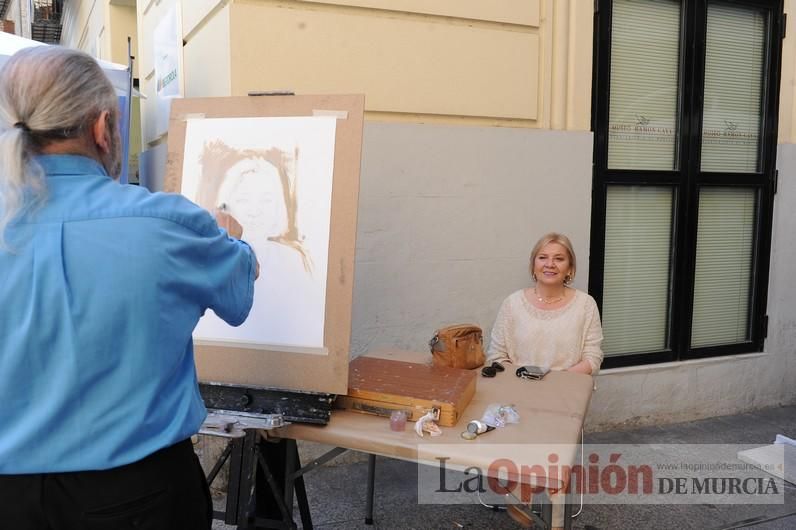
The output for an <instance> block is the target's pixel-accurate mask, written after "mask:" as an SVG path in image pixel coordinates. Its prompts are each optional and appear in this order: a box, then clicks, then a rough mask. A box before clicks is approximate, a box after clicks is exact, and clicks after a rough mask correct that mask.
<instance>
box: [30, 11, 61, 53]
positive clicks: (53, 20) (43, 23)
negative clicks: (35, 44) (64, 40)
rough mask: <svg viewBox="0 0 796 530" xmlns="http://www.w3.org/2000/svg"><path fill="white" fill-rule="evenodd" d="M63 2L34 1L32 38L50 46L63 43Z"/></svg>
mask: <svg viewBox="0 0 796 530" xmlns="http://www.w3.org/2000/svg"><path fill="white" fill-rule="evenodd" d="M63 9H64V2H63V0H33V22H32V23H31V36H32V37H33V39H35V40H37V41H41V42H46V43H49V44H58V43H59V42H60V41H61V15H63Z"/></svg>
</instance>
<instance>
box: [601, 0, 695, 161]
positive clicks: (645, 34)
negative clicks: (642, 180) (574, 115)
mask: <svg viewBox="0 0 796 530" xmlns="http://www.w3.org/2000/svg"><path fill="white" fill-rule="evenodd" d="M612 5H613V14H612V17H611V94H610V101H609V107H608V108H609V117H608V167H609V168H611V169H650V170H673V169H677V161H676V154H677V141H676V140H677V136H678V134H677V116H678V86H679V81H678V79H679V72H680V2H679V1H674V0H663V1H650V0H615V1H614V3H613V4H612Z"/></svg>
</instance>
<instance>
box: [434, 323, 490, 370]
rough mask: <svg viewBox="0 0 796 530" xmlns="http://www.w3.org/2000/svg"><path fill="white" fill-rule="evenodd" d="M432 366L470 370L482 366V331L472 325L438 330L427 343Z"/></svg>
mask: <svg viewBox="0 0 796 530" xmlns="http://www.w3.org/2000/svg"><path fill="white" fill-rule="evenodd" d="M428 345H429V346H430V347H431V355H432V358H433V362H434V366H448V367H451V368H466V369H468V370H471V369H473V368H478V367H479V366H481V365H483V364H484V361H485V360H486V356H485V355H484V339H483V331H481V328H479V327H478V326H475V325H473V324H457V325H454V326H447V327H444V328H440V329H438V330H437V331H436V332H435V333H434V337H433V338H432V339H431V340H430V341H429V343H428Z"/></svg>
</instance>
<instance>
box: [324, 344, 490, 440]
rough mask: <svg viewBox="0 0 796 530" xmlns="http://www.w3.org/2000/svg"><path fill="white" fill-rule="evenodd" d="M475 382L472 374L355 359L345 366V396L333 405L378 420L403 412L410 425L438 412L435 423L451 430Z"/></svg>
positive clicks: (462, 410) (440, 368)
mask: <svg viewBox="0 0 796 530" xmlns="http://www.w3.org/2000/svg"><path fill="white" fill-rule="evenodd" d="M476 379H477V376H476V371H473V370H462V369H459V368H443V367H437V366H431V365H426V364H417V363H409V362H404V361H391V360H388V359H378V358H375V357H357V358H356V359H354V360H353V361H351V363H350V365H349V371H348V395H346V396H339V397H338V398H337V405H338V406H339V407H341V408H344V409H349V410H354V411H357V412H365V413H368V414H376V415H379V416H389V415H390V414H391V413H392V411H394V410H403V411H405V412H406V418H407V419H408V420H411V421H417V420H418V419H419V418H420V417H421V416H423V415H424V414H426V413H427V412H429V410H431V409H432V408H438V409H439V410H440V415H439V422H438V423H439V424H440V425H443V426H446V427H452V426H453V425H456V422H458V421H459V418H460V416H461V415H462V413H463V412H464V409H465V408H466V407H467V405H468V404H469V403H470V400H471V399H472V398H473V394H475V382H476Z"/></svg>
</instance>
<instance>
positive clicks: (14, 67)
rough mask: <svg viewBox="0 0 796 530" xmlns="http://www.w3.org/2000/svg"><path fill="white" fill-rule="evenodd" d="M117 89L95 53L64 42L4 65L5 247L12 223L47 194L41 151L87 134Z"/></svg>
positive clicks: (0, 218) (0, 104) (1, 219)
mask: <svg viewBox="0 0 796 530" xmlns="http://www.w3.org/2000/svg"><path fill="white" fill-rule="evenodd" d="M116 105H117V103H116V94H115V92H114V90H113V86H112V85H111V84H110V81H108V78H107V77H105V74H104V73H103V71H102V69H101V68H100V67H99V65H98V64H97V62H96V61H95V60H94V59H92V58H91V57H90V56H89V55H86V54H85V53H83V52H80V51H77V50H70V49H67V48H62V47H60V46H36V47H33V48H27V49H24V50H22V51H19V52H17V53H16V54H14V56H13V57H11V59H9V60H8V62H7V63H6V64H5V66H4V67H3V68H2V69H1V70H0V248H8V246H7V244H6V239H5V233H6V228H7V227H8V225H9V224H10V223H12V222H13V221H14V220H15V219H17V218H18V217H20V216H22V215H24V214H25V213H26V212H28V211H29V210H30V209H32V208H34V207H35V206H36V205H37V204H39V203H41V202H43V201H45V200H46V184H45V182H44V178H43V170H42V168H41V166H39V164H37V163H36V160H35V156H36V155H37V154H39V153H40V152H41V149H42V148H43V147H45V146H47V145H49V144H50V143H52V142H54V141H57V140H64V139H68V138H77V137H79V136H81V135H82V134H85V133H86V132H87V131H88V129H89V127H90V125H91V123H92V122H93V121H94V120H96V119H97V118H98V117H99V115H100V114H101V113H102V112H103V111H109V112H111V114H112V115H115V109H116Z"/></svg>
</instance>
